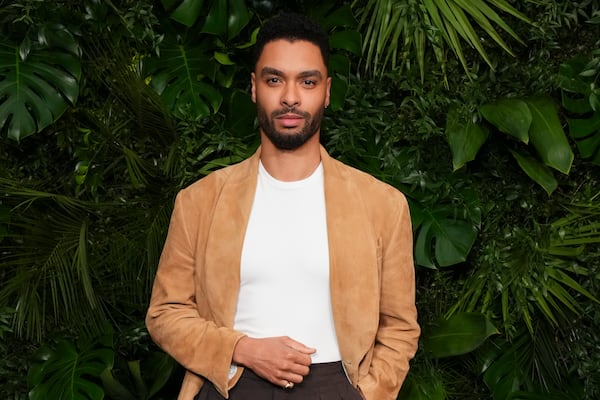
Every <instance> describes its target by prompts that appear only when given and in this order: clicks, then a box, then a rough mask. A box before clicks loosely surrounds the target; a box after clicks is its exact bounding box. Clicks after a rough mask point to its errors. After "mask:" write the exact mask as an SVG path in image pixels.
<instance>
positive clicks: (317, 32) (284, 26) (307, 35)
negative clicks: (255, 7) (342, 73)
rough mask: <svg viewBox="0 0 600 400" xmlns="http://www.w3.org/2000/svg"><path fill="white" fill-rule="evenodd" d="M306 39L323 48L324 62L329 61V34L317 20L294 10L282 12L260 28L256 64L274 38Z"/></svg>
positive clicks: (255, 55)
mask: <svg viewBox="0 0 600 400" xmlns="http://www.w3.org/2000/svg"><path fill="white" fill-rule="evenodd" d="M279 39H285V40H289V41H292V42H293V41H296V40H304V41H307V42H310V43H312V44H314V45H316V46H318V47H319V49H321V56H322V57H323V62H324V63H325V66H326V67H327V65H328V63H329V36H328V35H327V32H325V30H324V29H323V28H322V27H321V25H319V24H318V23H317V22H316V21H314V20H312V19H310V18H309V17H307V16H306V15H303V14H298V13H294V12H281V13H279V14H277V15H276V16H274V17H272V18H271V19H269V20H267V22H265V24H264V25H263V26H262V27H261V28H260V30H259V32H258V36H257V38H256V45H255V47H254V65H255V66H256V63H257V62H258V59H259V58H260V55H261V54H262V51H263V49H264V47H265V45H266V44H267V43H269V42H272V41H274V40H279Z"/></svg>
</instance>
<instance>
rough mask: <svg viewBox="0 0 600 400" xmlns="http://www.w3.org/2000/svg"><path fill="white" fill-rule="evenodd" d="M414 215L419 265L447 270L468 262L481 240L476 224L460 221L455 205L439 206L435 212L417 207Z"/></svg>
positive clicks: (412, 208)
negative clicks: (474, 244)
mask: <svg viewBox="0 0 600 400" xmlns="http://www.w3.org/2000/svg"><path fill="white" fill-rule="evenodd" d="M411 215H412V218H413V224H414V226H413V229H414V230H415V231H416V234H415V236H416V240H415V246H414V247H415V261H416V262H417V264H418V265H421V266H424V267H428V268H435V266H436V264H437V265H439V266H441V267H447V266H450V265H455V264H458V263H460V262H463V261H465V260H466V258H467V255H468V254H469V252H470V251H471V247H472V246H473V243H475V239H476V238H477V229H476V228H475V226H474V225H473V224H472V223H470V222H468V221H466V220H461V219H458V218H457V217H456V212H455V210H454V207H453V206H446V205H438V206H435V207H434V208H432V209H424V208H420V207H417V206H414V207H411ZM414 221H421V222H419V223H415V222H414ZM434 259H435V261H434Z"/></svg>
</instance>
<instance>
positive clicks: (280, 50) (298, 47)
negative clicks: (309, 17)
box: [256, 39, 327, 74]
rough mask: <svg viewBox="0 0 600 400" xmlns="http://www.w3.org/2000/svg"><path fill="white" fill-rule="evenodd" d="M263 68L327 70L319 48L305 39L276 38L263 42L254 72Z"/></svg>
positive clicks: (322, 71)
mask: <svg viewBox="0 0 600 400" xmlns="http://www.w3.org/2000/svg"><path fill="white" fill-rule="evenodd" d="M264 68H272V69H276V70H279V71H285V70H289V69H293V70H295V71H296V72H301V71H321V73H322V74H326V72H327V66H326V65H325V62H324V60H323V56H322V54H321V49H320V48H319V46H317V45H316V44H314V43H312V42H309V41H306V40H288V39H277V40H273V41H271V42H269V43H267V44H265V46H264V48H263V51H262V53H261V55H260V57H259V58H258V60H257V63H256V72H258V73H260V72H261V71H262V70H263V69H264Z"/></svg>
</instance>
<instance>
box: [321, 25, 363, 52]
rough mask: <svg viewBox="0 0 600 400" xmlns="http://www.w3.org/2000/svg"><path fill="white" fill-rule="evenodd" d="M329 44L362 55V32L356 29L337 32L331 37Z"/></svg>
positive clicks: (334, 47)
mask: <svg viewBox="0 0 600 400" xmlns="http://www.w3.org/2000/svg"><path fill="white" fill-rule="evenodd" d="M329 44H330V46H331V48H333V49H344V50H348V51H350V52H351V53H353V54H355V55H357V56H360V54H361V52H362V50H361V47H362V43H361V37H360V33H358V32H356V31H340V32H335V33H333V34H332V35H331V36H330V37H329Z"/></svg>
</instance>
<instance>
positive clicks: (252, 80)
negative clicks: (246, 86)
mask: <svg viewBox="0 0 600 400" xmlns="http://www.w3.org/2000/svg"><path fill="white" fill-rule="evenodd" d="M250 83H252V91H251V94H252V101H253V102H254V103H256V75H254V72H251V73H250Z"/></svg>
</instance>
